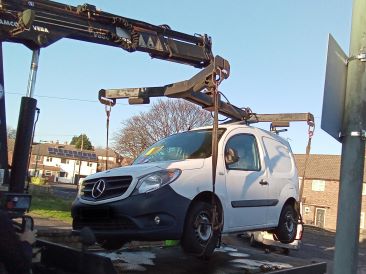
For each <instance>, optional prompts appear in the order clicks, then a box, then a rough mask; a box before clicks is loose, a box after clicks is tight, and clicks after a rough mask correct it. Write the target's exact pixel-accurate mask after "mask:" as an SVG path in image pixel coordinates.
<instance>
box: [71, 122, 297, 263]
mask: <svg viewBox="0 0 366 274" xmlns="http://www.w3.org/2000/svg"><path fill="white" fill-rule="evenodd" d="M218 132H219V142H218V162H217V173H216V190H215V193H214V194H213V192H212V189H213V187H212V173H211V172H212V169H211V166H212V164H211V162H212V159H211V133H212V128H210V127H206V128H199V129H195V130H190V131H186V132H182V133H178V134H175V135H172V136H169V137H167V138H165V139H163V140H161V141H159V142H157V143H155V144H154V145H152V146H151V147H149V148H148V149H146V150H145V151H144V152H143V153H142V154H141V155H140V156H139V157H137V158H136V160H135V161H134V163H133V164H132V165H131V166H127V167H120V168H115V169H112V170H107V171H104V172H100V173H96V174H93V175H90V176H88V177H87V178H85V179H84V182H83V183H82V185H81V187H80V190H79V194H78V196H77V198H76V200H75V201H74V203H73V206H72V217H73V229H74V230H75V231H79V230H80V229H81V228H83V227H85V226H88V227H90V228H91V229H92V231H93V232H94V233H95V236H96V238H97V241H98V242H99V243H100V244H101V246H102V247H104V248H106V249H118V248H120V247H121V246H122V245H123V244H124V243H126V242H128V241H131V240H149V241H151V240H165V239H171V240H181V245H182V247H183V249H184V250H185V251H186V252H189V253H195V254H198V255H200V256H204V257H208V256H210V255H211V254H212V252H213V250H214V248H215V246H216V245H217V243H218V242H219V238H220V236H221V234H222V233H224V234H225V233H239V232H243V231H249V230H268V231H270V232H271V233H275V234H276V236H277V238H278V239H279V240H280V241H281V242H284V243H289V242H292V241H293V240H294V239H295V236H296V230H297V221H298V215H297V212H296V210H295V208H296V204H297V201H298V195H299V187H298V185H299V183H298V175H297V170H296V167H295V162H294V158H293V155H292V152H291V149H290V146H289V144H288V142H287V141H285V140H284V139H282V138H281V137H279V136H277V135H275V134H272V133H271V132H268V131H265V130H262V129H258V128H254V127H250V126H246V125H244V124H241V123H233V124H224V125H219V130H218ZM213 201H214V203H215V208H216V209H217V212H218V214H217V215H216V221H215V222H214V224H216V226H212V225H211V223H212V219H213V216H215V215H214V214H213V213H212V211H213V210H212V209H213V206H212V202H213ZM217 224H219V225H217Z"/></svg>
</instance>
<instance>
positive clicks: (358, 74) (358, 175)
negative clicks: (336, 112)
mask: <svg viewBox="0 0 366 274" xmlns="http://www.w3.org/2000/svg"><path fill="white" fill-rule="evenodd" d="M365 10H366V1H365V0H354V4H353V15H352V31H351V44H350V58H349V63H348V72H347V87H346V98H345V110H344V117H343V131H342V135H343V138H342V160H341V180H340V190H339V197H338V218H337V234H336V242H335V247H336V250H335V254H334V273H335V274H354V273H357V264H358V244H359V232H360V213H361V199H362V183H363V170H364V156H365V140H364V137H365V136H364V130H365V129H366V71H365V62H364V61H365V60H366V58H365V57H363V55H362V54H363V53H366V37H365V33H366V17H365V15H364V13H365Z"/></svg>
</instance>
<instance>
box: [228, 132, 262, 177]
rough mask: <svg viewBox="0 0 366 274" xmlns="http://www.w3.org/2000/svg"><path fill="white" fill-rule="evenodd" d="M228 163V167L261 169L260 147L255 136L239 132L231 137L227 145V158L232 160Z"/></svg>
mask: <svg viewBox="0 0 366 274" xmlns="http://www.w3.org/2000/svg"><path fill="white" fill-rule="evenodd" d="M230 158H235V159H236V161H234V162H233V163H231V164H227V166H226V167H227V169H237V170H254V171H259V170H260V163H259V156H258V148H257V142H256V140H255V137H254V136H253V135H250V134H238V135H235V136H233V137H231V138H230V139H229V141H228V142H227V143H226V147H225V160H226V162H228V161H231V160H232V159H230Z"/></svg>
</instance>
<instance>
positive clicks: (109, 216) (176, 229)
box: [71, 185, 191, 241]
mask: <svg viewBox="0 0 366 274" xmlns="http://www.w3.org/2000/svg"><path fill="white" fill-rule="evenodd" d="M190 201H191V200H190V199H188V198H185V197H183V196H181V195H179V194H177V193H176V192H175V191H174V190H173V189H172V188H171V187H170V186H169V185H168V186H164V187H163V188H161V189H158V190H155V191H152V192H150V193H144V194H139V195H135V196H130V197H128V198H126V199H123V200H119V201H116V202H111V203H106V204H99V205H88V204H83V203H81V202H80V201H79V200H75V202H74V203H73V206H72V209H71V214H72V217H73V230H74V231H76V232H77V231H79V230H80V229H81V228H83V227H86V226H88V227H90V228H91V229H92V231H93V232H94V234H95V236H96V238H97V240H98V239H115V240H126V241H131V240H165V239H172V240H175V239H180V238H181V235H182V233H183V228H184V220H185V216H186V212H187V210H188V207H189V204H190ZM156 218H159V220H160V222H159V223H157V222H156V221H155V219H156Z"/></svg>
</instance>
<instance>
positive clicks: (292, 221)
mask: <svg viewBox="0 0 366 274" xmlns="http://www.w3.org/2000/svg"><path fill="white" fill-rule="evenodd" d="M297 221H298V216H297V213H296V210H295V209H294V207H293V206H292V205H290V204H286V205H285V206H284V207H283V208H282V211H281V215H280V220H279V222H278V227H277V229H276V231H275V235H276V237H277V239H278V240H279V241H280V242H281V243H284V244H289V243H292V242H293V241H294V240H295V238H296V234H297Z"/></svg>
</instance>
